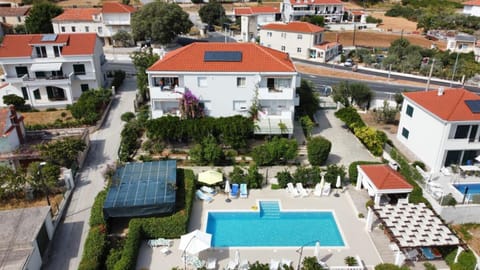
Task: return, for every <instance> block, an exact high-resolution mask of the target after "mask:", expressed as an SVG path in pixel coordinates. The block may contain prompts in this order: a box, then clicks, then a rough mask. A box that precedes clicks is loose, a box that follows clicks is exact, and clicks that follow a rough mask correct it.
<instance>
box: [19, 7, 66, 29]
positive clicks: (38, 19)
mask: <svg viewBox="0 0 480 270" xmlns="http://www.w3.org/2000/svg"><path fill="white" fill-rule="evenodd" d="M62 13H63V9H62V8H61V7H59V6H57V5H55V4H53V3H50V2H39V3H36V4H34V5H33V7H32V8H31V9H30V11H29V12H28V15H27V18H26V19H25V27H26V28H27V31H28V33H29V34H41V33H53V26H52V18H54V17H57V16H58V15H60V14H62Z"/></svg>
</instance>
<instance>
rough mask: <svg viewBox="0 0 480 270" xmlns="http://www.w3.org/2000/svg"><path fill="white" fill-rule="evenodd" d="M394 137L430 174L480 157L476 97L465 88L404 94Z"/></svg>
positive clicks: (478, 102)
mask: <svg viewBox="0 0 480 270" xmlns="http://www.w3.org/2000/svg"><path fill="white" fill-rule="evenodd" d="M403 95H404V97H405V99H404V101H403V105H402V111H401V116H400V123H399V125H398V132H397V138H398V140H399V141H400V142H402V143H403V144H404V145H405V146H406V147H407V148H408V149H409V150H410V151H411V152H412V153H413V154H415V155H416V156H417V157H418V158H419V159H420V160H421V161H422V162H424V163H425V165H427V166H428V167H429V168H430V170H431V172H438V171H440V169H441V168H443V167H445V166H449V165H451V164H472V163H473V161H475V158H476V157H477V156H478V155H479V154H480V138H479V136H480V131H479V126H480V96H478V95H477V94H475V93H472V92H469V91H467V90H465V89H446V90H444V89H443V88H439V89H438V90H433V91H426V92H404V93H403Z"/></svg>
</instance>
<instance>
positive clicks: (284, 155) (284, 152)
mask: <svg viewBox="0 0 480 270" xmlns="http://www.w3.org/2000/svg"><path fill="white" fill-rule="evenodd" d="M297 153H298V145H297V141H296V140H295V139H286V138H278V137H274V138H273V139H272V140H271V141H269V142H266V143H264V144H262V145H259V146H256V147H254V148H253V150H252V154H251V155H252V158H253V161H255V163H256V164H258V165H259V166H266V165H278V164H285V163H287V162H288V161H289V160H292V159H294V158H295V157H296V156H297Z"/></svg>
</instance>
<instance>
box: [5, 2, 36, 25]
mask: <svg viewBox="0 0 480 270" xmlns="http://www.w3.org/2000/svg"><path fill="white" fill-rule="evenodd" d="M29 11H30V6H25V7H0V17H1V18H2V22H3V23H6V24H7V25H9V26H11V27H15V26H17V25H19V24H25V19H26V18H27V15H28V12H29Z"/></svg>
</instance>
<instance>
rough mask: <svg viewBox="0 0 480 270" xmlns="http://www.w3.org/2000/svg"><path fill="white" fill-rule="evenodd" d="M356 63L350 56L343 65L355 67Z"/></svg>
mask: <svg viewBox="0 0 480 270" xmlns="http://www.w3.org/2000/svg"><path fill="white" fill-rule="evenodd" d="M353 65H354V63H353V60H352V59H350V58H348V59H347V60H345V63H343V66H345V67H353Z"/></svg>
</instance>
